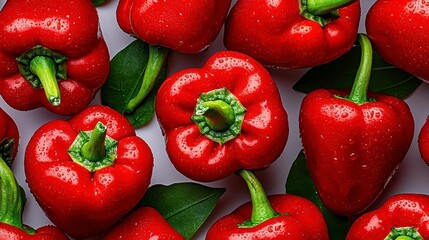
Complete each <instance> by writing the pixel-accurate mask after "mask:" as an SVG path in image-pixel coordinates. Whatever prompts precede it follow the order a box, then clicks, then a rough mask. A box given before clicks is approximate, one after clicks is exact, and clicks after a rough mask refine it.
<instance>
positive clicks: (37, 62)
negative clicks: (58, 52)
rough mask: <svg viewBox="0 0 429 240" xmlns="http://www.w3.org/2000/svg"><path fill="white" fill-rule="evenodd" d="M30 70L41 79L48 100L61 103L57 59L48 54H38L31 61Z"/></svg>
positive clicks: (57, 103) (54, 103) (53, 103)
mask: <svg viewBox="0 0 429 240" xmlns="http://www.w3.org/2000/svg"><path fill="white" fill-rule="evenodd" d="M30 71H31V73H33V74H34V75H36V76H37V77H38V78H39V79H40V82H41V83H42V86H43V89H44V90H45V94H46V97H47V98H48V101H49V102H50V103H51V104H52V105H54V106H58V105H60V102H61V100H60V89H59V87H58V82H57V78H56V63H55V61H54V60H53V59H52V58H50V57H47V56H36V57H34V58H33V59H32V60H31V62H30Z"/></svg>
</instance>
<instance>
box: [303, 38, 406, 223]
mask: <svg viewBox="0 0 429 240" xmlns="http://www.w3.org/2000/svg"><path fill="white" fill-rule="evenodd" d="M359 37H360V39H365V40H367V41H364V40H362V42H363V43H362V44H361V46H362V53H363V54H362V58H361V66H360V70H359V71H358V74H357V77H356V80H355V85H354V86H353V88H352V90H351V91H350V92H348V91H346V92H344V91H343V92H339V91H333V90H332V91H331V90H325V89H319V90H315V91H313V92H311V93H309V94H308V95H307V96H306V97H305V98H304V100H303V102H302V105H301V110H300V114H299V127H300V132H301V139H302V145H303V147H304V153H305V157H306V159H307V166H308V169H309V172H310V176H311V178H312V179H313V181H314V183H315V186H316V188H317V190H318V193H319V194H320V198H321V199H322V201H323V203H324V204H325V205H326V207H328V208H329V209H330V210H331V211H332V212H334V213H336V214H338V215H345V216H351V215H355V214H357V213H359V212H361V211H362V210H364V209H365V208H366V207H368V206H369V205H370V204H371V203H372V202H373V201H374V200H375V199H376V198H377V197H378V195H379V194H380V193H381V192H382V190H383V189H384V187H385V185H386V184H387V183H388V181H389V180H390V178H391V176H392V175H393V174H394V172H395V171H396V169H397V168H398V167H399V164H400V163H401V162H402V160H403V158H404V157H405V154H406V153H407V151H408V149H409V147H410V144H411V140H412V138H413V134H414V120H413V116H412V114H411V112H410V109H409V107H408V105H407V104H406V103H405V102H404V101H402V100H401V99H398V98H396V97H392V96H387V95H382V94H375V93H368V97H367V86H368V85H367V84H368V80H369V77H370V73H371V63H372V51H371V47H370V46H371V45H370V42H369V40H368V38H366V37H364V36H362V35H360V36H359Z"/></svg>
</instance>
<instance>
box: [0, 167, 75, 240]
mask: <svg viewBox="0 0 429 240" xmlns="http://www.w3.org/2000/svg"><path fill="white" fill-rule="evenodd" d="M0 189H1V191H0V199H1V201H0V239H2V240H11V239H13V240H15V239H30V240H31V239H34V240H37V239H44V240H66V239H69V238H68V237H67V236H66V235H65V234H64V233H62V232H61V231H60V230H59V229H58V228H56V227H54V226H43V227H40V228H39V229H37V230H34V229H32V228H30V227H28V226H26V225H24V224H23V222H22V213H23V210H24V206H25V202H26V198H25V192H24V190H23V189H22V188H21V186H19V184H18V182H17V181H16V179H15V176H14V175H13V172H12V170H11V169H10V168H9V166H8V165H7V164H6V162H5V161H3V159H1V158H0Z"/></svg>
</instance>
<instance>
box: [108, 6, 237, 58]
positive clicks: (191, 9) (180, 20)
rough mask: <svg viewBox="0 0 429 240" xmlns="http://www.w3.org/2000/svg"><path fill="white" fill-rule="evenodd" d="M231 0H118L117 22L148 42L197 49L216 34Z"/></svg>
mask: <svg viewBox="0 0 429 240" xmlns="http://www.w3.org/2000/svg"><path fill="white" fill-rule="evenodd" d="M230 5H231V0H176V1H152V0H120V1H119V4H118V8H117V11H116V16H117V20H118V24H119V26H120V27H121V28H122V30H123V31H124V32H126V33H129V34H134V35H136V36H137V37H138V38H140V39H141V40H143V41H144V42H146V43H149V44H151V45H159V46H163V47H166V48H169V49H172V50H174V51H178V52H184V53H197V52H200V51H202V50H204V49H206V48H207V47H208V46H209V45H210V44H211V43H212V42H213V41H214V39H215V38H216V36H217V35H218V33H219V31H220V29H221V28H222V25H223V23H224V21H225V18H226V15H227V13H228V10H229V6H230Z"/></svg>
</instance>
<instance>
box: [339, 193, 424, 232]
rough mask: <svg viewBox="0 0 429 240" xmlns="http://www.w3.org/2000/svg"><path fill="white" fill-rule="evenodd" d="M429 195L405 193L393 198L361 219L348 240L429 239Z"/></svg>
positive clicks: (356, 223)
mask: <svg viewBox="0 0 429 240" xmlns="http://www.w3.org/2000/svg"><path fill="white" fill-rule="evenodd" d="M428 218H429V196H427V195H424V194H413V193H404V194H398V195H395V196H392V197H390V198H389V199H388V200H387V201H386V202H385V203H383V205H382V206H381V207H380V208H378V209H376V210H373V211H371V212H367V213H365V214H364V215H362V216H360V217H359V218H358V219H357V220H356V221H355V222H354V223H353V225H352V226H351V228H350V230H349V233H348V234H347V237H346V240H364V239H373V240H394V239H398V240H399V239H401V240H413V239H418V240H423V239H429V224H428Z"/></svg>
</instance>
